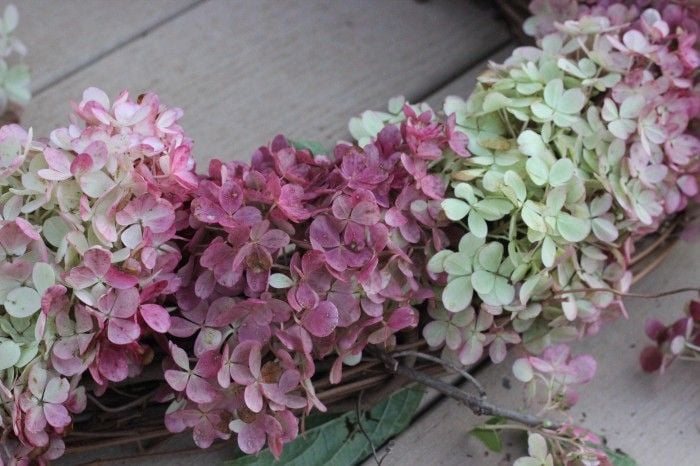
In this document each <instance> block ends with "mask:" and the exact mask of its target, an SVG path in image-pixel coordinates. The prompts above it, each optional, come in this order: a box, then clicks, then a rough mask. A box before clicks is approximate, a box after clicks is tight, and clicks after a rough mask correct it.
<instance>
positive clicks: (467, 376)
mask: <svg viewBox="0 0 700 466" xmlns="http://www.w3.org/2000/svg"><path fill="white" fill-rule="evenodd" d="M391 356H392V357H394V358H400V357H401V356H413V357H415V358H419V359H425V360H426V361H430V362H434V363H436V364H440V365H441V366H443V367H446V368H447V369H450V370H452V371H453V372H456V373H457V374H459V375H461V376H462V377H464V378H465V379H467V380H468V381H469V382H471V384H472V385H474V386H475V387H476V389H477V390H479V396H480V397H482V398H484V397H486V390H484V387H483V385H481V384H480V383H479V381H478V380H476V379H475V378H474V376H473V375H471V374H470V373H469V372H467V371H465V370H464V369H460V368H459V367H457V366H455V365H454V364H452V363H451V362H448V361H445V360H444V359H440V358H438V357H437V356H433V355H432V354H427V353H421V352H420V351H399V352H394V353H391Z"/></svg>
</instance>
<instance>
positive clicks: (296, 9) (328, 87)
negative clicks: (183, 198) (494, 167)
mask: <svg viewBox="0 0 700 466" xmlns="http://www.w3.org/2000/svg"><path fill="white" fill-rule="evenodd" d="M494 18H495V12H494V10H493V7H492V6H491V5H488V4H487V2H483V1H479V2H464V1H459V0H444V1H443V0H440V1H431V2H421V3H419V2H402V3H398V2H373V1H370V0H359V1H353V2H321V1H314V2H308V1H306V2H305V1H300V0H295V1H289V2H285V3H284V4H280V3H278V2H272V1H262V2H252V1H248V2H224V1H217V0H212V1H209V2H205V3H203V4H201V5H198V6H196V7H195V8H193V9H192V10H190V11H188V12H187V14H185V15H181V16H179V17H177V18H175V19H174V20H173V21H170V22H169V23H167V24H165V25H164V26H162V27H160V28H158V29H156V30H154V31H152V32H151V33H150V34H149V35H148V36H146V37H143V38H139V39H136V40H134V41H132V42H131V43H129V44H127V45H126V46H125V47H123V48H121V49H119V50H117V51H115V52H114V53H112V54H110V55H109V56H107V57H104V58H103V59H101V60H99V61H97V62H96V63H94V64H92V65H90V66H88V67H86V68H85V69H83V70H81V71H80V72H78V73H77V74H75V75H74V76H71V77H70V78H69V79H66V80H65V81H63V82H60V83H58V84H57V85H56V86H54V87H52V88H51V89H49V90H47V91H46V92H44V93H42V94H41V95H39V96H38V97H37V98H36V99H34V101H33V102H32V103H31V105H30V107H29V108H28V109H27V112H26V118H25V121H27V122H30V123H31V124H32V125H34V127H35V132H37V133H38V134H43V133H45V132H46V131H47V130H49V129H50V128H51V127H54V126H55V125H57V124H63V123H64V122H65V121H66V114H67V113H68V110H69V108H68V106H67V103H66V102H67V100H68V99H69V98H72V99H78V98H79V97H80V93H81V92H82V90H83V89H84V88H85V87H87V86H91V85H95V86H100V87H102V88H104V89H105V90H107V91H108V92H109V93H110V94H114V93H116V92H118V91H119V90H121V89H124V88H129V89H131V90H132V91H133V92H134V93H139V92H142V91H144V90H147V89H153V90H155V91H158V92H159V93H160V94H161V96H162V98H163V100H164V101H165V102H167V103H169V104H171V105H177V106H181V107H183V108H184V109H185V111H186V112H185V118H184V120H183V122H184V126H185V128H186V130H187V131H188V134H190V135H191V136H192V137H193V138H194V140H195V153H196V154H197V157H198V159H199V160H200V161H202V162H204V161H207V160H209V159H211V158H213V157H222V158H226V159H232V158H236V159H245V158H247V157H248V156H249V155H250V153H251V152H252V150H254V149H255V148H256V147H257V146H259V145H260V144H264V143H265V142H266V141H267V140H269V139H270V138H271V137H273V136H274V135H275V134H277V133H279V132H281V131H285V133H286V134H287V135H289V136H290V137H296V138H302V139H309V138H312V139H319V140H323V141H326V142H331V141H333V140H334V139H336V138H338V137H343V136H345V135H346V134H347V130H346V124H347V120H348V119H349V118H350V117H351V116H352V115H353V114H355V113H357V112H360V111H362V110H364V109H366V108H368V107H378V106H381V105H383V103H384V102H386V101H387V100H388V99H389V98H390V97H392V96H394V95H396V94H400V93H403V94H404V95H406V96H408V97H409V98H417V97H423V96H425V95H428V94H429V93H430V92H431V91H432V90H434V89H435V88H436V87H437V86H438V85H440V84H441V83H443V82H445V81H448V80H450V79H451V78H452V77H454V76H457V75H459V74H460V72H461V71H462V70H465V69H468V68H469V66H470V65H471V64H473V63H474V62H476V61H478V60H479V59H480V58H482V57H483V56H485V55H488V54H489V53H490V52H492V51H493V50H496V49H498V48H499V47H500V46H502V45H503V44H504V43H505V42H506V41H507V40H508V33H507V31H506V28H505V26H504V25H503V24H502V23H500V22H497V21H496V20H495V19H494ZM202 168H203V167H200V170H201V169H202Z"/></svg>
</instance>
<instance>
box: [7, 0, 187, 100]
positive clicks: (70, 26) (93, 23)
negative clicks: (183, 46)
mask: <svg viewBox="0 0 700 466" xmlns="http://www.w3.org/2000/svg"><path fill="white" fill-rule="evenodd" d="M6 3H7V2H5V1H3V2H2V4H0V6H2V8H4V4H6ZM15 3H16V4H17V7H18V9H19V13H20V23H19V28H18V30H17V36H18V37H19V38H20V39H21V40H22V42H24V44H25V45H26V46H27V48H28V49H29V53H28V56H27V63H28V64H29V66H30V67H31V69H32V89H33V90H34V92H37V91H38V92H41V91H43V90H46V89H47V88H48V87H50V86H51V84H52V83H55V82H57V81H58V80H60V79H62V78H63V77H65V76H67V75H69V74H70V73H73V72H75V71H76V70H77V69H79V68H81V67H84V66H86V65H89V64H90V63H91V62H92V61H94V60H96V59H97V58H99V57H100V56H102V55H104V54H105V53H108V52H109V51H110V50H113V49H115V48H118V47H119V46H120V45H122V44H124V43H127V42H128V41H130V40H132V39H133V38H134V37H137V36H141V35H143V34H147V33H148V32H149V30H151V29H152V28H153V27H155V26H157V25H158V24H160V23H162V22H163V21H166V20H167V19H168V18H171V17H172V16H174V15H177V14H179V13H182V12H183V11H184V10H186V9H187V8H188V7H189V6H191V5H193V4H194V3H195V0H151V1H149V2H141V1H138V0H120V1H110V0H91V1H89V2H85V1H82V0H62V1H60V2H48V1H45V0H22V1H21V2H17V1H15Z"/></svg>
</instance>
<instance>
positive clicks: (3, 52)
mask: <svg viewBox="0 0 700 466" xmlns="http://www.w3.org/2000/svg"><path fill="white" fill-rule="evenodd" d="M18 24H19V14H18V13H17V7H15V6H14V5H13V4H9V5H7V6H6V7H5V11H4V12H3V15H2V17H0V115H3V114H4V113H5V112H6V111H7V110H8V109H10V110H12V111H14V112H15V113H19V111H20V110H21V109H22V108H24V106H25V105H27V103H28V102H29V99H30V98H31V97H32V91H31V89H30V76H29V67H28V66H27V65H25V64H24V63H22V62H21V59H22V57H24V55H26V53H27V48H26V47H25V46H24V44H23V43H22V42H21V41H20V40H19V39H18V38H17V37H15V36H14V35H13V33H14V32H15V29H16V28H17V25H18Z"/></svg>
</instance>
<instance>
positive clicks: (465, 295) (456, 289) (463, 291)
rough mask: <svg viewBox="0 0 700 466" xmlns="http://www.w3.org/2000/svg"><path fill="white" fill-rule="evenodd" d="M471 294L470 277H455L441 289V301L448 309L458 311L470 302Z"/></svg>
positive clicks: (472, 291) (472, 292)
mask: <svg viewBox="0 0 700 466" xmlns="http://www.w3.org/2000/svg"><path fill="white" fill-rule="evenodd" d="M473 294H474V290H473V288H472V284H471V278H470V277H468V276H464V277H457V278H455V279H454V280H452V281H451V282H449V283H448V284H447V286H446V287H445V289H444V290H443V291H442V303H443V305H444V306H445V309H447V310H448V311H451V312H459V311H461V310H464V309H466V308H467V307H468V306H469V305H470V304H471V301H472V296H473Z"/></svg>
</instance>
